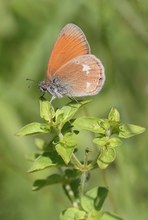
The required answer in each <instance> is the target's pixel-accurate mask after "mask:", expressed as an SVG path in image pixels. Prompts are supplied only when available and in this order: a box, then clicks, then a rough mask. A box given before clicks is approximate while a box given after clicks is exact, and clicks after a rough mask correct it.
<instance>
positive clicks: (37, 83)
mask: <svg viewBox="0 0 148 220" xmlns="http://www.w3.org/2000/svg"><path fill="white" fill-rule="evenodd" d="M26 80H27V81H31V82H33V83H35V84H38V82H37V81H35V80H33V79H28V78H27V79H26ZM31 85H32V84H30V85H28V88H30V87H31Z"/></svg>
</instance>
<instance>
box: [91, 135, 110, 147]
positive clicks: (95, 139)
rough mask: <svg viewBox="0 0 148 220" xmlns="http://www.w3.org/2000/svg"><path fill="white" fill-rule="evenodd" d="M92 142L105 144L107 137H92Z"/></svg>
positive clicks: (100, 144)
mask: <svg viewBox="0 0 148 220" xmlns="http://www.w3.org/2000/svg"><path fill="white" fill-rule="evenodd" d="M93 143H94V144H97V145H99V146H101V147H103V146H105V145H106V144H107V137H100V138H99V137H97V138H94V139H93Z"/></svg>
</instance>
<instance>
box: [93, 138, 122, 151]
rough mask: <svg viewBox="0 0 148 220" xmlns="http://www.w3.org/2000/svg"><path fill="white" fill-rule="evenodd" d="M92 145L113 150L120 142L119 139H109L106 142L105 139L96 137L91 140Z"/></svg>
mask: <svg viewBox="0 0 148 220" xmlns="http://www.w3.org/2000/svg"><path fill="white" fill-rule="evenodd" d="M93 143H95V144H97V145H99V146H100V147H103V146H108V147H111V148H114V147H118V146H119V145H120V144H121V143H122V141H121V140H120V139H119V138H115V137H113V138H110V139H109V140H107V137H100V138H99V137H98V138H94V139H93Z"/></svg>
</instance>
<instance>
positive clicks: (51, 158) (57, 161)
mask: <svg viewBox="0 0 148 220" xmlns="http://www.w3.org/2000/svg"><path fill="white" fill-rule="evenodd" d="M63 164H64V163H63V160H62V159H61V157H59V155H58V154H57V153H56V151H53V152H50V153H44V154H42V155H40V156H39V157H37V158H36V159H35V160H34V162H33V165H32V167H31V168H30V170H28V172H30V173H32V172H36V171H39V170H44V169H46V168H49V167H57V166H61V165H63Z"/></svg>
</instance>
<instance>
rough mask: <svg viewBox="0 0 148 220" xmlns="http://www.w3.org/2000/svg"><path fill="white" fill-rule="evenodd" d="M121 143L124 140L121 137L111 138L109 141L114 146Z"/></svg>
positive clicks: (109, 144) (110, 145)
mask: <svg viewBox="0 0 148 220" xmlns="http://www.w3.org/2000/svg"><path fill="white" fill-rule="evenodd" d="M121 143H122V141H121V140H120V138H116V137H113V138H110V139H109V140H108V142H107V144H108V146H109V147H113V148H114V147H118V146H120V145H121Z"/></svg>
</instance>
